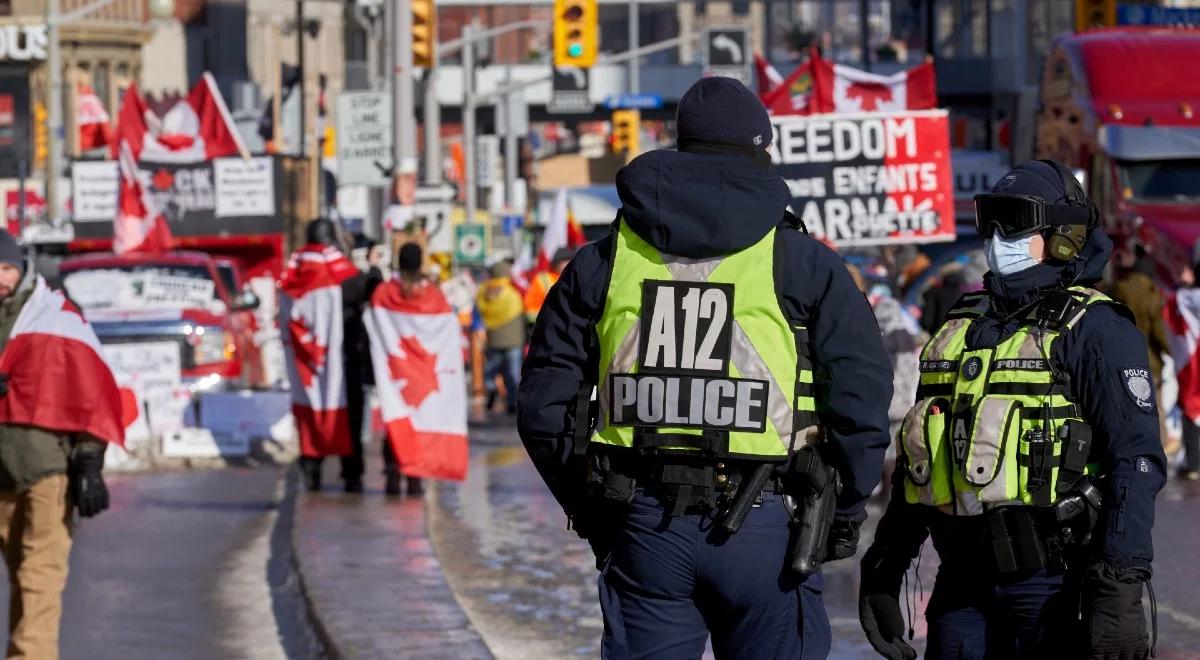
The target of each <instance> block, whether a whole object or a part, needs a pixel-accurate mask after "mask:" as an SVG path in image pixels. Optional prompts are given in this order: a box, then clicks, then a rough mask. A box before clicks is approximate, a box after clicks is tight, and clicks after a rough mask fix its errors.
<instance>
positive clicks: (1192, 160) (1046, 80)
mask: <svg viewBox="0 0 1200 660" xmlns="http://www.w3.org/2000/svg"><path fill="white" fill-rule="evenodd" d="M1197 61H1200V30H1188V29H1176V28H1113V29H1101V30H1094V31H1090V32H1085V33H1082V34H1073V35H1065V36H1062V37H1059V38H1058V39H1057V40H1056V41H1055V42H1054V44H1053V46H1052V48H1051V51H1050V53H1049V55H1048V56H1047V57H1046V62H1045V67H1044V69H1043V72H1042V81H1041V91H1040V96H1041V99H1040V101H1041V109H1040V111H1039V113H1038V117H1037V127H1036V128H1037V130H1036V144H1035V152H1036V153H1037V157H1038V158H1053V159H1056V160H1059V161H1062V162H1064V163H1067V164H1068V165H1070V166H1071V167H1072V168H1075V169H1076V170H1077V171H1081V172H1082V173H1083V179H1084V181H1085V186H1086V188H1087V189H1088V193H1089V194H1090V195H1091V197H1092V199H1094V200H1095V201H1096V204H1097V205H1098V206H1099V208H1100V212H1101V216H1102V223H1103V225H1104V227H1105V228H1106V229H1107V231H1108V232H1109V233H1110V234H1111V235H1112V237H1113V239H1114V242H1115V243H1116V254H1115V258H1114V262H1115V263H1129V258H1130V257H1129V255H1130V252H1131V251H1132V250H1133V247H1134V246H1135V245H1139V244H1140V245H1142V246H1144V247H1145V248H1146V249H1147V251H1148V252H1149V253H1150V254H1151V255H1152V256H1153V258H1154V260H1155V262H1156V263H1157V265H1158V270H1159V275H1160V276H1161V277H1162V278H1163V279H1164V280H1165V281H1167V282H1169V283H1170V282H1177V281H1178V277H1179V274H1180V273H1181V271H1182V269H1183V268H1184V267H1186V266H1190V265H1191V264H1192V263H1193V258H1194V254H1193V249H1194V247H1195V245H1196V241H1197V239H1198V238H1200V114H1198V113H1200V76H1195V75H1189V74H1188V71H1189V70H1190V69H1189V67H1191V66H1193V63H1195V62H1197Z"/></svg>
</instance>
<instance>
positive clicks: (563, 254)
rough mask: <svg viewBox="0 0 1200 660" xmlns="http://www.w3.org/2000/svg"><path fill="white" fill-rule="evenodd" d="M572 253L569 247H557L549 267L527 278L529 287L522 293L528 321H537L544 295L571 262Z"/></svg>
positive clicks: (544, 301) (544, 302)
mask: <svg viewBox="0 0 1200 660" xmlns="http://www.w3.org/2000/svg"><path fill="white" fill-rule="evenodd" d="M574 253H575V251H574V250H572V249H571V248H559V249H558V250H557V251H556V252H555V253H554V260H553V261H552V262H551V264H550V269H549V270H543V271H540V272H538V273H535V274H534V276H533V277H531V278H530V279H529V288H527V289H525V295H524V301H525V318H526V320H528V321H529V323H531V324H532V323H534V322H535V321H537V315H538V312H540V311H542V305H544V304H546V296H548V295H550V289H551V288H552V287H553V286H554V285H555V284H556V283H558V278H560V277H562V272H563V269H564V268H566V267H567V264H568V263H570V262H571V257H572V256H573V255H574Z"/></svg>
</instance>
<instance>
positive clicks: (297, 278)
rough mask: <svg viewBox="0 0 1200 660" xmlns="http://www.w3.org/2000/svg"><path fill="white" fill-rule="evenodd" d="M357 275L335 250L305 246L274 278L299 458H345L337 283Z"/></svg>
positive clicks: (345, 413)
mask: <svg viewBox="0 0 1200 660" xmlns="http://www.w3.org/2000/svg"><path fill="white" fill-rule="evenodd" d="M357 273H358V269H357V268H355V267H354V264H353V263H351V261H350V260H349V259H348V258H346V256H345V255H344V254H342V253H341V252H340V251H339V250H338V249H337V248H335V247H332V246H322V245H305V246H304V247H302V248H300V249H299V250H297V251H296V252H295V253H293V254H292V257H291V259H289V260H288V266H287V270H286V271H285V272H284V274H283V277H282V278H281V279H280V281H279V291H280V296H279V298H280V301H279V327H280V328H286V329H287V330H286V331H285V332H284V333H283V334H284V337H283V346H284V351H285V353H286V355H287V370H288V381H289V382H290V383H291V390H292V416H293V417H295V418H296V428H297V430H298V431H299V433H300V455H301V456H310V457H317V456H349V455H350V454H351V443H350V415H349V411H348V410H347V409H346V374H345V372H344V364H343V361H342V282H344V281H346V280H347V279H349V278H351V277H353V276H354V275H356V274H357Z"/></svg>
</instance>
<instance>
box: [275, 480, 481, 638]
mask: <svg viewBox="0 0 1200 660" xmlns="http://www.w3.org/2000/svg"><path fill="white" fill-rule="evenodd" d="M376 463H377V459H376V460H368V467H367V474H368V475H370V474H376V473H377V471H375V469H376V468H378V467H379V466H378V465H376ZM288 482H289V491H288V492H287V494H286V495H285V499H290V500H291V503H292V504H291V505H292V506H294V507H295V515H294V523H293V526H292V530H291V546H292V548H291V549H292V562H293V565H294V567H295V572H296V577H297V580H298V582H299V585H300V592H301V594H302V595H303V598H304V602H305V608H306V610H307V612H308V617H309V619H310V621H311V623H312V628H313V631H314V632H315V634H316V636H317V638H318V640H319V641H320V642H321V644H322V645H323V646H324V647H325V654H326V657H329V658H334V659H336V660H356V659H358V658H378V657H389V658H456V659H457V658H478V659H481V660H483V659H491V658H492V657H493V656H492V654H491V652H490V651H489V650H488V647H487V645H486V644H485V643H484V641H483V639H482V637H481V636H480V635H479V632H478V631H477V630H476V629H475V627H474V626H473V625H472V623H471V621H470V619H469V617H468V616H467V614H466V613H465V612H464V611H463V609H462V607H461V606H460V605H459V603H458V600H457V599H456V598H455V596H454V593H453V591H452V590H451V589H450V587H449V585H448V583H447V580H446V577H445V575H444V574H443V572H442V567H441V564H440V562H438V560H437V557H436V555H435V554H434V553H433V550H432V543H431V541H430V538H429V533H428V529H427V520H428V517H427V516H426V515H425V511H426V507H427V506H428V505H427V503H426V502H413V501H412V500H407V499H406V500H400V501H397V500H394V499H391V498H385V496H383V495H382V494H381V493H380V492H379V491H378V490H370V491H368V492H367V493H365V494H363V495H353V496H349V495H342V494H340V493H334V492H332V491H326V492H324V493H319V494H316V495H314V494H310V493H308V492H307V491H306V490H305V489H304V487H303V484H302V483H301V479H300V473H299V468H298V467H292V468H291V469H290V470H289V473H288ZM427 498H428V493H427Z"/></svg>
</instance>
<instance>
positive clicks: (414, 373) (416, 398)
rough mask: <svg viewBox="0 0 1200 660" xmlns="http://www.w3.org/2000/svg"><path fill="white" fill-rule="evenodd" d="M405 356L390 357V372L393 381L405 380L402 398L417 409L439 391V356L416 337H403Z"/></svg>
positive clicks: (401, 345) (402, 343) (402, 350)
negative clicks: (428, 349)
mask: <svg viewBox="0 0 1200 660" xmlns="http://www.w3.org/2000/svg"><path fill="white" fill-rule="evenodd" d="M400 351H401V353H403V355H400V356H397V355H388V371H390V372H391V374H392V380H403V381H404V387H403V388H401V389H400V396H402V397H404V402H405V403H407V404H408V405H410V406H412V407H413V408H416V407H418V406H420V405H421V402H422V401H424V400H425V399H426V398H427V397H428V396H429V395H430V394H433V393H434V392H436V391H438V377H437V354H436V353H430V352H429V351H427V350H425V347H424V346H422V345H421V341H420V340H419V339H417V338H416V337H401V338H400Z"/></svg>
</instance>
